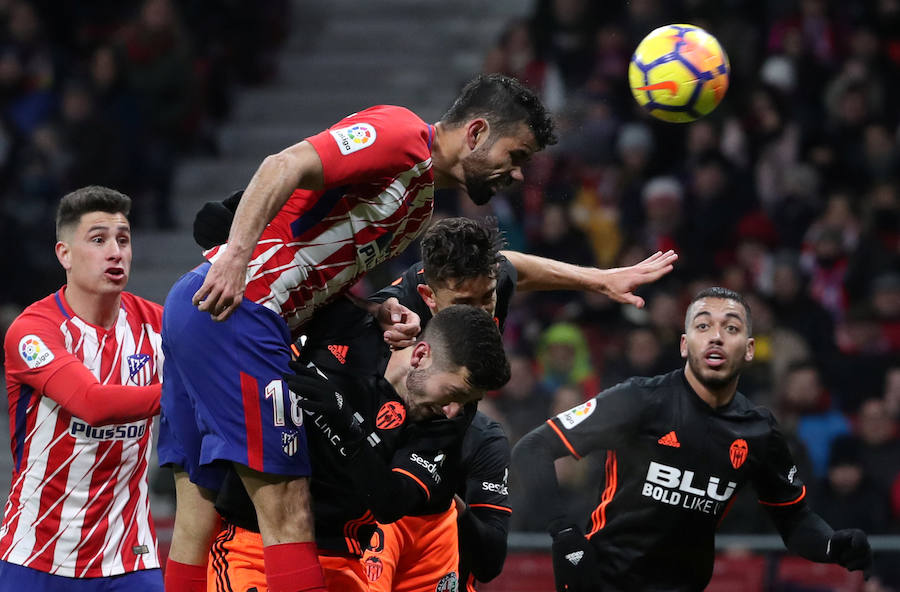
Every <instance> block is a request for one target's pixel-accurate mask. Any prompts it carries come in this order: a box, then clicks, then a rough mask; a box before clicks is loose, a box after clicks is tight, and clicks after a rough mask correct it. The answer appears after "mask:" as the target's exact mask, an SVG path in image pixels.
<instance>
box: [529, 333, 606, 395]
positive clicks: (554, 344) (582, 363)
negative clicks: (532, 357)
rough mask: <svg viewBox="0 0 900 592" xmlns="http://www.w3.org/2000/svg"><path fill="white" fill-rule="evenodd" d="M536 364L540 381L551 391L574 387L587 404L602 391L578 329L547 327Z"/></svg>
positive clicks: (587, 349)
mask: <svg viewBox="0 0 900 592" xmlns="http://www.w3.org/2000/svg"><path fill="white" fill-rule="evenodd" d="M537 362H538V365H539V374H538V381H539V383H540V385H541V387H543V388H545V389H547V390H548V391H551V392H553V391H556V390H557V389H558V388H560V387H562V386H572V387H575V388H577V389H579V390H580V392H581V396H582V399H583V400H587V399H589V398H591V397H593V396H594V395H596V394H597V393H599V392H600V390H601V389H600V388H599V387H600V383H599V380H598V378H597V375H596V374H595V372H594V369H593V366H592V362H591V352H590V349H589V348H588V343H587V339H585V336H584V333H583V332H582V331H581V329H579V328H578V327H577V326H575V325H572V324H569V323H556V324H554V325H550V326H549V327H547V329H546V331H544V333H543V334H542V335H541V337H540V340H539V341H538V349H537ZM579 402H580V401H579Z"/></svg>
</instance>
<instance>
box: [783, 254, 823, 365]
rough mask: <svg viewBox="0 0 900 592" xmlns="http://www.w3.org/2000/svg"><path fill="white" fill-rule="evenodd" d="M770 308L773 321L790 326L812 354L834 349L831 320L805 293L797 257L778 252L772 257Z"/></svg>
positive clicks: (817, 354) (820, 353)
mask: <svg viewBox="0 0 900 592" xmlns="http://www.w3.org/2000/svg"><path fill="white" fill-rule="evenodd" d="M772 290H773V292H772V311H773V312H774V313H775V322H776V323H777V324H779V325H782V326H784V327H787V328H789V329H793V330H794V331H796V332H797V334H798V335H800V336H801V337H802V338H803V339H804V341H805V342H806V344H807V345H808V346H809V347H810V348H812V350H813V351H814V352H815V354H816V356H820V355H828V356H830V355H831V352H833V351H834V321H833V320H832V318H831V316H830V315H829V314H828V312H827V311H826V310H825V309H823V308H822V307H821V306H819V304H818V303H817V302H815V301H814V300H813V299H812V298H810V297H809V296H808V292H807V291H806V285H805V279H804V277H803V275H802V272H801V271H800V265H799V262H798V260H797V258H796V257H795V256H794V255H793V254H790V253H782V254H781V255H779V256H777V257H776V259H775V266H774V268H773V276H772Z"/></svg>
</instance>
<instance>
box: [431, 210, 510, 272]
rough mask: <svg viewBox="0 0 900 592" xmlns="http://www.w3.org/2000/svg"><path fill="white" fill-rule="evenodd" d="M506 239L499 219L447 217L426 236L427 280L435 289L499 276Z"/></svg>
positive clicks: (436, 224) (439, 221) (434, 225)
mask: <svg viewBox="0 0 900 592" xmlns="http://www.w3.org/2000/svg"><path fill="white" fill-rule="evenodd" d="M501 248H503V238H502V237H501V235H500V231H499V230H498V229H497V220H496V218H485V219H484V220H480V221H478V220H472V219H471V218H444V219H443V220H438V221H437V222H435V223H434V224H432V225H431V227H430V228H428V230H426V231H425V234H424V235H423V236H422V263H423V267H424V272H425V282H426V283H427V284H428V285H429V286H431V287H432V289H434V288H435V287H438V286H442V285H450V286H451V287H452V286H454V285H456V284H458V283H459V282H461V281H463V280H467V279H470V278H475V277H491V278H493V277H495V276H496V275H497V265H498V264H499V263H500V259H501V257H500V252H499V251H500V249H501Z"/></svg>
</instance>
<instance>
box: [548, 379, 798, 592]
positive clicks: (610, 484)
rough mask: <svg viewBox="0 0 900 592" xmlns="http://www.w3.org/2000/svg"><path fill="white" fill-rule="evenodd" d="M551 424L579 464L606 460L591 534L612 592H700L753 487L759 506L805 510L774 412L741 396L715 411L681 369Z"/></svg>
mask: <svg viewBox="0 0 900 592" xmlns="http://www.w3.org/2000/svg"><path fill="white" fill-rule="evenodd" d="M548 424H549V426H550V427H551V428H552V430H553V431H554V432H555V433H556V435H557V436H558V437H559V438H560V440H562V442H563V444H564V445H565V446H566V448H567V449H568V450H569V452H570V453H571V454H572V455H573V456H574V457H576V458H580V457H582V456H584V455H586V454H588V453H590V452H591V451H594V450H599V449H605V450H606V451H607V452H606V454H607V457H606V479H605V487H604V489H603V490H602V491H601V492H600V495H599V499H598V505H597V507H596V509H595V510H594V511H593V513H592V514H591V518H590V523H589V524H588V525H587V528H586V530H585V532H586V533H587V537H588V538H589V539H590V541H591V542H592V543H593V544H594V546H595V547H596V549H597V551H598V553H599V556H600V558H601V561H600V566H601V570H602V572H603V574H604V584H605V585H606V586H608V587H610V589H616V590H619V589H621V590H657V589H659V590H701V589H703V588H704V587H705V586H706V584H707V582H708V581H709V579H710V577H711V575H712V567H713V560H714V551H715V548H714V536H715V530H716V527H717V526H718V524H719V522H720V520H721V519H722V518H723V517H724V515H725V513H726V512H727V510H728V508H729V507H730V503H731V502H732V501H733V500H734V499H735V496H736V495H737V494H738V492H739V491H740V490H741V489H742V487H743V486H744V485H745V484H746V483H748V482H749V483H751V484H752V485H753V487H754V489H755V490H756V493H757V495H758V497H759V501H760V503H762V504H765V505H771V506H789V505H793V504H800V503H805V501H804V498H805V496H806V487H805V486H804V485H803V483H802V481H801V480H800V478H799V476H798V475H797V468H796V466H795V465H794V461H793V459H792V458H791V454H790V452H789V451H788V447H787V444H786V443H785V440H784V438H783V436H782V435H781V433H780V432H779V430H778V427H777V425H776V422H775V419H774V418H773V417H772V414H771V412H770V411H768V410H767V409H764V408H762V407H756V406H754V405H753V404H752V403H751V402H750V401H749V400H748V399H747V398H746V397H744V396H743V395H742V394H740V393H737V394H735V396H734V398H733V399H732V401H731V402H730V403H729V404H728V405H725V406H723V407H720V408H717V409H713V408H712V407H710V406H709V405H707V404H706V403H705V402H704V401H703V400H702V399H701V398H700V397H699V396H698V395H697V394H696V393H695V392H694V391H693V389H692V388H691V387H690V385H689V384H688V382H687V379H686V378H685V376H684V371H683V370H677V371H675V372H672V373H669V374H666V375H662V376H657V377H654V378H632V379H630V380H627V381H626V382H623V383H621V384H619V385H617V386H614V387H612V388H610V389H607V390H605V391H603V392H602V393H600V394H599V395H597V396H596V397H594V398H593V399H591V400H590V401H587V402H586V403H584V404H582V405H579V406H577V407H574V408H572V409H570V410H568V411H565V412H563V413H561V414H559V415H557V416H556V417H553V418H551V419H549V420H548ZM604 589H606V588H604Z"/></svg>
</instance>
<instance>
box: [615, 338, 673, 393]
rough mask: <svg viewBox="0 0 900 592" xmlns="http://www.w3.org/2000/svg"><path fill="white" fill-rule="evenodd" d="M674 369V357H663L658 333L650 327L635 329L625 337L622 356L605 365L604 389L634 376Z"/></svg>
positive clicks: (650, 374) (661, 372)
mask: <svg viewBox="0 0 900 592" xmlns="http://www.w3.org/2000/svg"><path fill="white" fill-rule="evenodd" d="M676 366H677V364H676ZM672 367H673V366H672V356H671V355H668V356H667V355H663V351H662V347H661V345H660V342H659V338H658V337H657V336H656V333H655V332H654V331H653V330H652V329H650V328H648V327H635V328H634V329H631V330H630V331H628V333H627V334H626V335H625V348H624V351H623V352H622V356H621V357H619V358H617V359H613V360H608V361H607V362H606V364H604V370H603V385H602V388H609V387H611V386H614V385H616V384H618V383H620V382H622V381H624V380H627V379H628V378H630V377H632V376H656V375H657V374H665V373H666V372H671V370H672Z"/></svg>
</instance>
